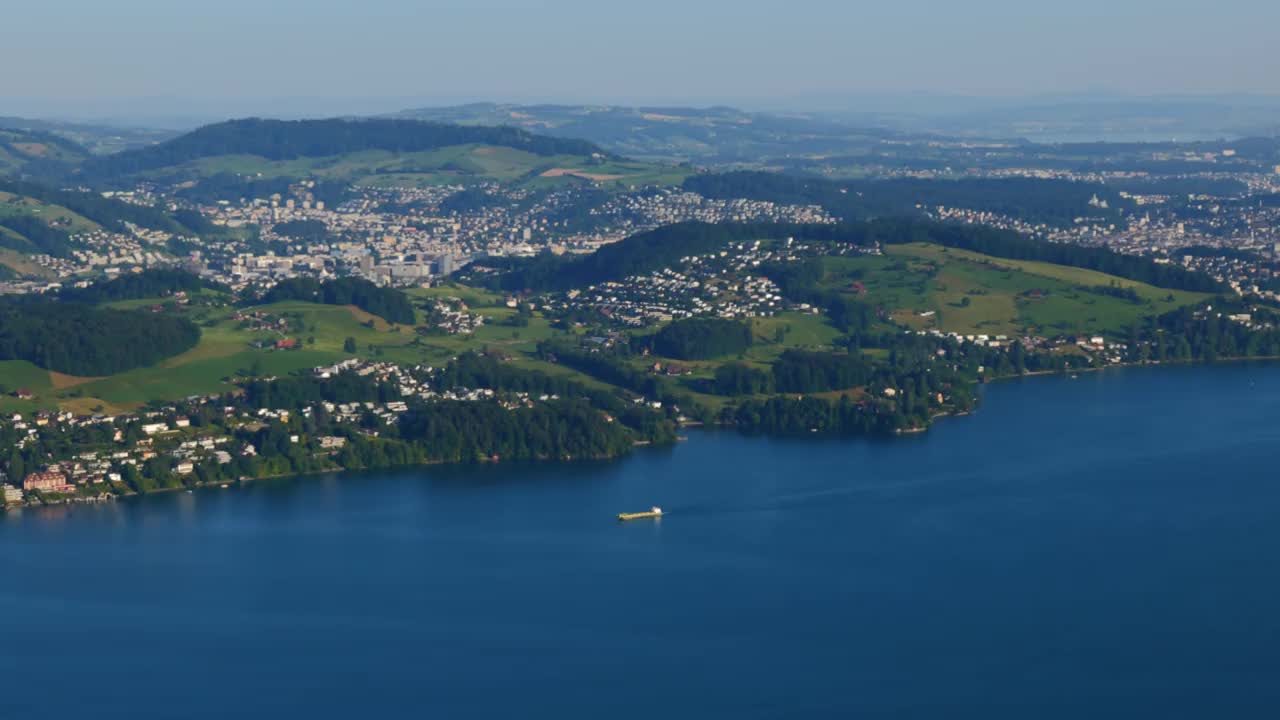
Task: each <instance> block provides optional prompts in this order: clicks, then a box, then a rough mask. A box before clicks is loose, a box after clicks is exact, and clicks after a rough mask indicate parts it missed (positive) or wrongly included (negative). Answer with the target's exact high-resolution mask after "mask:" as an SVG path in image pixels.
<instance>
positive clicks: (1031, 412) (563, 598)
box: [0, 364, 1280, 719]
mask: <svg viewBox="0 0 1280 720" xmlns="http://www.w3.org/2000/svg"><path fill="white" fill-rule="evenodd" d="M1278 458H1280V366H1276V365H1259V364H1228V365H1218V366H1214V367H1176V368H1175V367H1168V368H1158V369H1142V370H1120V371H1110V372H1106V373H1099V374H1089V375H1082V376H1081V377H1080V378H1079V379H1076V380H1071V379H1068V378H1062V377H1059V378H1035V379H1029V380H1024V381H1018V382H1009V383H1002V384H997V385H994V386H991V387H989V388H987V389H986V393H985V398H984V403H983V406H982V408H981V410H980V412H978V413H977V414H975V415H973V416H970V417H965V418H950V419H946V420H943V421H941V422H939V423H938V424H937V425H936V426H935V427H934V429H933V430H932V431H930V432H929V433H927V434H924V435H919V436H912V437H904V438H895V439H887V440H877V441H830V440H818V439H809V438H803V439H798V440H786V441H780V440H767V439H762V438H748V437H742V436H739V435H737V434H734V433H730V432H694V433H692V434H691V437H690V439H689V441H688V442H686V443H682V444H680V445H679V446H677V447H675V448H672V449H655V450H645V451H642V452H639V453H637V454H636V455H635V456H633V457H631V458H629V459H627V460H624V461H621V462H618V463H613V464H590V465H572V466H549V465H548V466H498V467H484V468H450V469H443V468H429V469H426V470H422V471H412V472H401V473H390V474H378V475H364V476H361V475H350V476H344V477H311V478H304V479H300V480H296V481H279V482H269V483H259V484H253V485H249V486H246V487H244V488H238V489H229V490H209V491H204V492H198V493H195V494H194V495H188V494H185V493H184V494H175V495H166V496H154V497H149V498H141V499H136V500H130V501H122V502H119V503H116V504H113V505H109V506H98V507H87V506H82V507H75V508H71V509H47V510H38V511H33V510H27V511H24V512H21V513H10V514H9V515H8V516H6V517H4V518H3V519H0V553H2V555H0V688H2V691H3V692H2V694H0V718H6V719H9V718H23V719H25V718H59V719H61V718H151V717H163V718H227V717H237V718H259V717H272V718H281V717H283V718H292V717H305V718H351V717H365V718H401V717H403V718H410V717H412V718H471V717H475V718H490V717H495V718H496V717H503V718H511V717H516V718H518V717H551V718H570V717H584V718H595V717H614V718H618V717H621V718H632V717H634V718H653V717H668V718H671V717H675V718H686V717H688V718H719V717H726V718H774V717H779V718H781V717H791V718H794V717H861V718H867V717H884V718H940V717H947V718H983V719H990V718H1030V717H1036V718H1073V719H1076V718H1086V717H1087V718H1099V717H1116V718H1133V717H1161V718H1175V717H1179V718H1180V717H1204V718H1227V717H1230V718H1251V717H1275V716H1276V715H1277V713H1278V712H1280V682H1278V681H1277V678H1280V558H1278V555H1280V474H1278V473H1277V459H1278ZM655 503H657V504H661V505H663V506H664V507H665V508H666V509H667V510H668V511H669V516H668V517H666V518H665V519H663V520H661V521H660V522H650V521H642V522H634V523H627V524H621V525H620V524H619V523H617V522H616V521H615V520H614V518H613V516H614V514H615V513H617V512H619V511H624V510H640V509H645V508H647V507H648V506H649V505H651V504H655Z"/></svg>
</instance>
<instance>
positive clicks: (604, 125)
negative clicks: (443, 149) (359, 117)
mask: <svg viewBox="0 0 1280 720" xmlns="http://www.w3.org/2000/svg"><path fill="white" fill-rule="evenodd" d="M389 117H394V118H413V119H418V120H429V121H433V122H453V123H460V124H464V125H485V126H494V125H514V126H518V127H521V128H525V129H528V130H531V131H536V132H539V133H545V134H547V135H554V136H556V137H578V138H583V139H585V140H589V141H591V142H593V143H596V144H599V145H601V146H603V147H605V148H608V149H609V150H611V151H613V152H615V153H619V154H622V155H627V156H630V157H639V158H651V159H652V158H660V159H664V160H685V161H691V162H709V163H711V162H714V163H731V162H759V161H761V160H767V159H769V158H775V157H784V156H788V155H791V154H795V153H827V152H841V153H851V152H857V151H860V150H864V149H865V148H867V147H869V146H871V145H873V144H875V143H877V142H879V141H880V140H881V139H883V138H885V137H891V136H893V135H894V133H892V132H889V131H885V130H879V129H875V128H866V127H858V126H855V125H853V124H848V123H843V122H837V121H832V120H829V119H827V118H824V117H822V116H819V115H812V114H805V113H799V114H774V113H755V112H747V111H744V110H738V109H736V108H731V107H725V106H713V107H708V108H681V107H627V106H621V105H518V104H505V103H503V104H500V103H472V104H469V105H456V106H452V107H439V108H417V109H411V110H403V111H401V112H398V113H394V114H392V115H390V116H389Z"/></svg>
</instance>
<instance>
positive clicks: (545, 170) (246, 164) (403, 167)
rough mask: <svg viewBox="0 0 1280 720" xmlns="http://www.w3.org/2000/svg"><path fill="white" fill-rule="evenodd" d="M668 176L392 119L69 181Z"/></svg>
mask: <svg viewBox="0 0 1280 720" xmlns="http://www.w3.org/2000/svg"><path fill="white" fill-rule="evenodd" d="M667 174H670V169H668V168H662V167H658V166H654V165H651V164H646V163H637V162H632V161H627V160H625V159H624V158H621V157H619V156H617V155H614V154H612V153H610V152H608V151H605V150H603V149H602V148H600V147H599V146H597V145H595V144H593V143H590V142H587V141H584V140H578V139H570V138H556V137H549V136H545V135H537V134H534V133H531V132H528V131H526V130H522V129H518V128H512V127H479V126H461V125H449V124H443V123H430V122H419V121H414V120H394V119H381V120H344V119H331V120H298V121H284V120H261V119H246V120H232V121H228V122H224V123H218V124H215V125H209V126H206V127H203V128H199V129H197V130H195V131H192V132H190V133H187V134H185V135H182V136H180V137H177V138H174V139H172V140H169V141H167V142H163V143H159V144H156V145H152V146H149V147H145V148H137V149H134V150H128V151H125V152H121V153H117V154H115V155H109V156H104V157H97V158H92V159H89V160H87V161H85V162H84V163H83V164H82V165H81V166H80V168H79V169H78V170H77V172H76V173H75V176H74V177H76V178H77V179H79V180H81V181H83V182H87V183H91V184H94V185H98V186H113V185H122V184H127V183H129V182H131V181H133V180H136V179H139V178H146V179H152V180H160V181H170V182H195V183H199V182H200V181H201V180H206V179H209V178H215V177H217V178H219V181H220V182H224V181H225V179H226V178H227V177H228V176H238V177H242V178H304V177H305V178H315V179H321V180H334V181H342V182H346V183H353V184H364V185H389V184H397V185H408V186H415V185H427V184H432V183H441V182H467V181H471V180H496V181H502V182H530V183H541V184H547V183H559V182H574V181H592V182H606V183H607V182H621V183H636V184H644V183H648V182H652V181H654V180H656V179H660V178H661V177H662V176H663V175H667ZM681 177H683V175H677V176H673V177H670V178H668V181H671V182H678V181H679V179H680V178H681Z"/></svg>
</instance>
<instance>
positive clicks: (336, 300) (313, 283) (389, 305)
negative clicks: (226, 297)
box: [249, 277, 416, 325]
mask: <svg viewBox="0 0 1280 720" xmlns="http://www.w3.org/2000/svg"><path fill="white" fill-rule="evenodd" d="M287 300H302V301H305V302H313V303H320V304H322V305H354V306H356V307H358V308H360V309H361V310H364V311H365V312H367V313H369V314H371V315H377V316H378V317H380V318H382V319H383V320H386V321H387V322H389V323H399V324H401V325H412V324H414V323H415V322H416V314H415V313H414V311H413V303H412V302H410V301H409V296H408V295H405V294H404V293H402V292H400V291H399V290H396V289H394V288H383V287H378V286H377V285H374V284H373V283H371V282H369V281H368V280H361V279H360V278H350V277H348V278H339V279H337V280H328V281H325V282H320V281H318V280H316V279H314V278H290V279H288V280H283V281H281V282H280V283H278V284H277V285H276V286H275V287H273V288H271V289H270V290H268V291H267V292H266V294H265V295H263V296H262V297H260V298H257V299H255V300H251V301H249V302H252V303H253V304H268V303H276V302H284V301H287Z"/></svg>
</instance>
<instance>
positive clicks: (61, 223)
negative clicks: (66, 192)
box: [0, 192, 102, 234]
mask: <svg viewBox="0 0 1280 720" xmlns="http://www.w3.org/2000/svg"><path fill="white" fill-rule="evenodd" d="M19 215H30V216H33V217H37V218H39V219H41V220H44V221H45V222H46V223H48V224H50V225H56V226H58V227H60V228H62V229H63V230H66V231H67V232H70V233H73V234H74V233H82V232H92V231H95V230H101V229H102V226H101V225H99V224H97V223H95V222H94V221H92V220H90V219H88V218H86V217H85V216H83V215H80V214H78V213H75V212H72V211H71V210H68V209H66V208H64V207H62V206H61V205H50V204H47V203H43V202H40V201H39V200H35V199H33V198H29V197H24V196H21V195H14V194H12V193H7V192H0V218H5V217H14V216H19Z"/></svg>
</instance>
